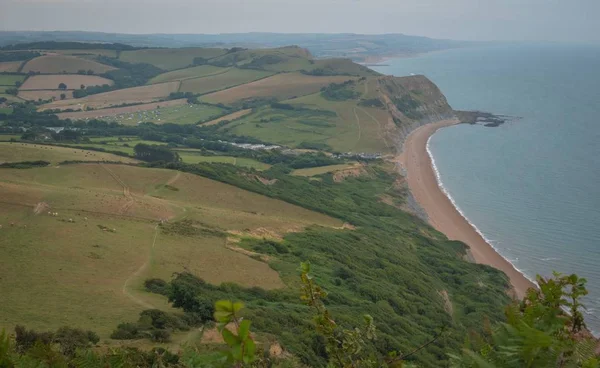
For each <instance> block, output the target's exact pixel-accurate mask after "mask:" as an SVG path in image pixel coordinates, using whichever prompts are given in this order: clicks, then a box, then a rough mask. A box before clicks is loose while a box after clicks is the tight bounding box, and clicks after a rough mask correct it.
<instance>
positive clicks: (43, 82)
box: [20, 75, 114, 90]
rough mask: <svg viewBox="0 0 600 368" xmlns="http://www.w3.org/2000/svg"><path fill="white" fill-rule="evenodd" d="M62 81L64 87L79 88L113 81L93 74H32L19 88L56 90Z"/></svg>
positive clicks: (109, 83)
mask: <svg viewBox="0 0 600 368" xmlns="http://www.w3.org/2000/svg"><path fill="white" fill-rule="evenodd" d="M61 83H64V84H65V85H66V86H67V88H66V89H70V90H73V89H80V88H81V86H82V85H83V86H84V87H87V86H101V85H103V84H108V85H112V84H113V83H114V82H113V81H112V80H110V79H106V78H102V77H98V76H95V75H34V76H31V77H29V78H27V81H26V82H25V83H23V85H22V86H21V87H20V89H21V90H33V89H52V90H58V86H59V84H61Z"/></svg>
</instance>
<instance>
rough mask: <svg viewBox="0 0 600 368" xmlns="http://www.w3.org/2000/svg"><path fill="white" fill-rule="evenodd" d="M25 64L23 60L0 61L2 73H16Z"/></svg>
mask: <svg viewBox="0 0 600 368" xmlns="http://www.w3.org/2000/svg"><path fill="white" fill-rule="evenodd" d="M21 64H23V62H22V61H3V62H0V73H2V72H6V73H16V72H18V71H19V68H20V67H21Z"/></svg>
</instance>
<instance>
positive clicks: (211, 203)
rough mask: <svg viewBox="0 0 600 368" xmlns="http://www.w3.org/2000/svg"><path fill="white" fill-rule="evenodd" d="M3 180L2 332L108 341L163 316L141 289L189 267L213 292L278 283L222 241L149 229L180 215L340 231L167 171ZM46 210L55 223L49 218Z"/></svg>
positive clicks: (210, 221)
mask: <svg viewBox="0 0 600 368" xmlns="http://www.w3.org/2000/svg"><path fill="white" fill-rule="evenodd" d="M2 173H3V175H2V176H1V177H0V202H2V203H3V205H2V206H0V224H3V229H2V232H3V238H2V244H3V247H4V250H5V251H6V253H4V254H5V257H4V259H3V260H4V261H5V267H2V268H1V269H0V288H1V289H2V290H3V298H6V300H10V301H11V303H2V305H0V326H1V327H6V328H12V327H13V326H14V324H26V325H27V326H29V327H32V328H36V329H55V328H57V327H60V326H63V325H69V326H78V327H81V328H89V329H93V330H96V331H98V332H99V333H100V334H101V336H102V337H106V336H107V335H108V334H109V333H110V331H111V330H112V329H114V328H115V327H116V324H118V323H120V322H124V321H130V320H134V319H136V317H137V314H138V313H139V312H140V311H141V310H143V309H147V308H151V307H159V308H165V303H164V302H161V303H156V300H157V298H156V297H155V296H154V295H150V294H148V293H146V292H144V291H143V290H142V283H143V280H144V279H145V278H147V277H170V275H171V274H172V273H173V272H181V271H183V270H186V269H187V270H191V271H193V272H195V273H197V274H200V275H202V276H203V277H205V278H206V279H207V280H209V281H210V282H213V283H215V284H219V283H221V282H236V283H238V284H241V285H245V286H261V287H263V288H266V289H272V288H279V287H282V286H283V283H282V282H281V280H280V279H279V276H278V274H277V272H275V271H274V270H273V269H271V268H270V267H269V266H268V265H267V264H265V263H263V262H260V261H257V260H254V259H252V258H250V257H248V256H246V255H245V254H242V253H238V252H236V251H233V250H230V249H228V248H227V247H226V243H225V242H226V239H225V238H224V237H220V236H211V235H202V234H196V235H184V234H185V233H177V232H175V233H168V232H164V231H161V230H160V229H159V228H157V226H156V220H157V219H159V218H170V219H171V222H177V221H179V220H182V219H184V218H185V219H188V220H190V221H193V222H192V223H193V224H199V226H202V227H207V226H208V227H211V228H213V229H216V228H218V229H222V231H224V230H244V229H258V228H268V229H270V231H273V232H280V233H281V232H286V231H289V230H292V229H294V230H297V229H301V228H303V227H305V226H308V225H310V224H315V223H316V224H322V225H328V226H339V225H340V224H341V223H340V221H338V220H334V219H332V218H330V217H327V216H325V215H321V214H318V213H314V212H312V211H309V210H306V209H303V208H300V207H297V206H294V205H291V204H288V203H285V202H282V201H279V200H275V199H270V198H267V197H263V196H261V195H258V194H254V193H250V192H247V191H244V190H241V189H239V188H236V187H233V186H229V185H227V184H223V183H219V182H215V181H212V180H209V179H205V178H202V177H198V176H195V175H190V174H183V173H178V172H176V171H171V170H163V169H145V168H138V167H132V166H119V165H104V166H102V165H96V164H87V165H66V166H61V167H60V168H41V169H30V170H13V169H6V170H3V171H2ZM124 186H125V188H126V190H125V189H124ZM36 209H38V210H39V211H37V212H38V213H37V214H36V211H35V210H36ZM40 209H42V210H40ZM49 210H50V211H53V212H58V213H59V216H57V217H54V216H48V215H47V214H46V212H47V211H49ZM86 218H87V220H86ZM69 219H73V222H69V221H68V220H69ZM10 224H12V225H10ZM100 227H104V228H108V229H115V231H114V232H112V230H111V231H103V230H102V229H101V228H100Z"/></svg>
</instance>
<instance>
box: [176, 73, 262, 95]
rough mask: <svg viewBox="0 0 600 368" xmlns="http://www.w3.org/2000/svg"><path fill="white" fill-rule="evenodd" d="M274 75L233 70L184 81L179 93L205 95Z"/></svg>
mask: <svg viewBox="0 0 600 368" xmlns="http://www.w3.org/2000/svg"><path fill="white" fill-rule="evenodd" d="M272 74H273V73H271V72H266V71H262V70H250V69H238V68H231V69H230V70H229V71H227V72H226V73H222V74H217V75H212V76H207V77H202V78H193V79H186V80H183V81H182V82H181V88H180V89H179V91H180V92H193V93H198V94H205V93H209V92H214V91H219V90H222V89H226V88H230V87H234V86H237V85H240V84H245V83H249V82H252V81H255V80H257V79H261V78H264V77H268V76H270V75H272Z"/></svg>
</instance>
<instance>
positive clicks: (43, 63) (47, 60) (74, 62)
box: [22, 55, 115, 74]
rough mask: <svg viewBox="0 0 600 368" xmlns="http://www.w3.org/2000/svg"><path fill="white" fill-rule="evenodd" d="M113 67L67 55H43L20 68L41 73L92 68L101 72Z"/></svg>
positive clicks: (74, 71)
mask: <svg viewBox="0 0 600 368" xmlns="http://www.w3.org/2000/svg"><path fill="white" fill-rule="evenodd" d="M113 69H115V68H113V67H111V66H108V65H104V64H100V63H98V62H96V61H93V60H87V59H83V58H78V57H74V56H68V55H43V56H40V57H37V58H35V59H32V60H30V61H28V62H27V63H26V64H25V65H24V66H23V69H22V72H23V73H29V72H40V73H42V74H59V73H77V72H78V71H79V70H85V71H88V70H92V71H93V72H94V73H95V74H102V73H105V72H107V71H109V70H113Z"/></svg>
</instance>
